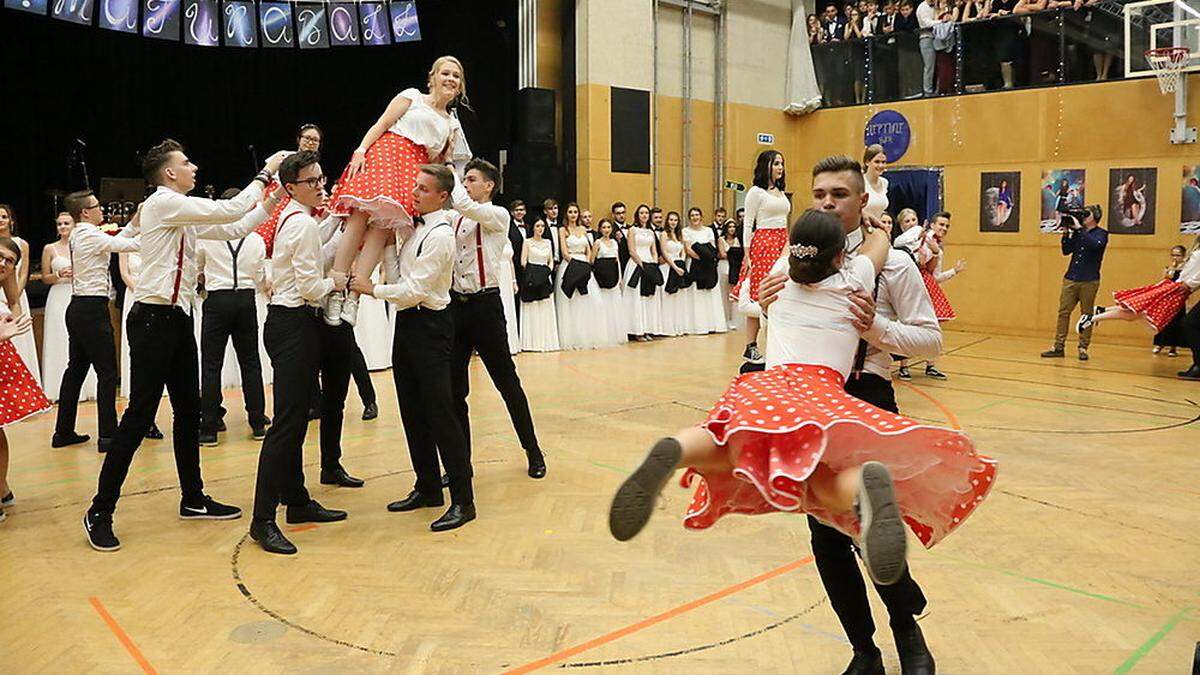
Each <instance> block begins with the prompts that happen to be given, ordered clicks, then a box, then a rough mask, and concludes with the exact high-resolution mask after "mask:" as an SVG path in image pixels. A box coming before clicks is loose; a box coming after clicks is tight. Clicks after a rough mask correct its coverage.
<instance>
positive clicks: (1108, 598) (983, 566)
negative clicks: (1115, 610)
mask: <svg viewBox="0 0 1200 675" xmlns="http://www.w3.org/2000/svg"><path fill="white" fill-rule="evenodd" d="M934 556H935V557H938V558H946V559H947V560H951V561H954V562H957V563H960V564H963V565H970V566H971V567H978V568H980V569H985V570H989V571H992V572H997V573H999V574H1003V575H1005V576H1009V577H1013V578H1014V579H1021V580H1022V581H1028V582H1030V583H1033V584H1038V585H1041V586H1047V587H1049V588H1056V589H1058V590H1060V591H1067V592H1068V593H1075V594H1076V595H1082V596H1084V597H1088V598H1092V599H1094V600H1103V601H1105V602H1111V603H1115V604H1118V605H1124V606H1126V607H1136V608H1138V609H1151V608H1150V607H1148V606H1146V605H1140V604H1138V603H1136V602H1130V601H1128V600H1122V599H1120V598H1114V597H1113V596H1111V595H1104V594H1103V593H1093V592H1092V591H1085V590H1083V589H1082V588H1075V587H1073V586H1067V585H1066V584H1060V583H1058V582H1057V581H1050V580H1049V579H1039V578H1038V577H1031V576H1028V575H1025V574H1021V573H1020V572H1013V571H1010V570H1006V569H1004V568H1002V567H995V566H993V565H988V564H985V563H980V562H975V561H974V560H966V559H965V558H959V557H957V556H952V555H946V554H944V553H941V554H939V553H935V554H934Z"/></svg>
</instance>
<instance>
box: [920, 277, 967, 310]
mask: <svg viewBox="0 0 1200 675" xmlns="http://www.w3.org/2000/svg"><path fill="white" fill-rule="evenodd" d="M921 280H922V281H924V282H925V292H926V293H928V294H929V301H930V302H931V303H933V314H934V316H936V317H937V320H938V321H953V320H954V319H956V318H958V315H957V314H955V313H954V307H952V306H951V305H950V299H949V298H947V297H946V292H945V291H943V290H942V286H941V284H939V283H938V282H937V279H936V278H934V276H933V273H932V272H926V271H925V270H921Z"/></svg>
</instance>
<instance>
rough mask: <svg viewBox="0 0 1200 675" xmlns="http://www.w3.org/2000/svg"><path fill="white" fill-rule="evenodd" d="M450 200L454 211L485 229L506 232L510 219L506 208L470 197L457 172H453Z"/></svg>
mask: <svg viewBox="0 0 1200 675" xmlns="http://www.w3.org/2000/svg"><path fill="white" fill-rule="evenodd" d="M450 201H451V203H452V205H453V206H454V210H455V211H458V212H459V213H461V214H463V215H464V216H466V217H468V218H470V219H471V220H474V221H476V222H478V223H479V226H480V227H482V228H483V229H484V230H485V231H487V232H508V224H509V222H510V221H511V220H512V216H511V215H509V213H508V209H506V208H504V207H503V206H497V205H495V204H490V203H489V204H480V203H479V202H477V201H475V200H474V199H471V195H470V194H468V193H467V188H465V187H463V184H462V181H461V180H459V178H458V173H457V172H455V173H454V190H453V191H452V192H451V193H450Z"/></svg>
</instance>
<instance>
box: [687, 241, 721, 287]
mask: <svg viewBox="0 0 1200 675" xmlns="http://www.w3.org/2000/svg"><path fill="white" fill-rule="evenodd" d="M692 251H694V252H695V253H696V255H698V256H700V257H699V258H697V259H695V260H692V261H691V265H689V266H688V278H689V279H690V280H691V281H692V282H694V283H695V284H696V288H698V289H700V290H702V291H707V290H711V289H713V288H716V286H717V247H716V246H713V245H712V244H701V243H695V244H692Z"/></svg>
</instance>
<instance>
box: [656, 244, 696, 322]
mask: <svg viewBox="0 0 1200 675" xmlns="http://www.w3.org/2000/svg"><path fill="white" fill-rule="evenodd" d="M662 247H663V256H664V257H666V259H667V260H672V261H674V262H675V264H676V265H677V266H679V267H680V268H683V267H685V266H686V263H685V262H684V260H683V258H684V255H683V242H680V241H676V240H674V239H669V238H666V239H663V240H662ZM658 267H659V269H660V270H661V271H662V275H663V283H664V290H663V296H662V331H661V332H660V335H670V336H675V335H685V334H687V333H690V332H691V313H692V312H691V305H692V303H691V300H692V295H691V290H692V289H690V288H681V289H679V290H678V291H676V292H674V293H668V292H666V279H667V278H668V277H669V275H670V272H671V267H670V265H667V264H665V263H664V264H662V265H659V266H658Z"/></svg>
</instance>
